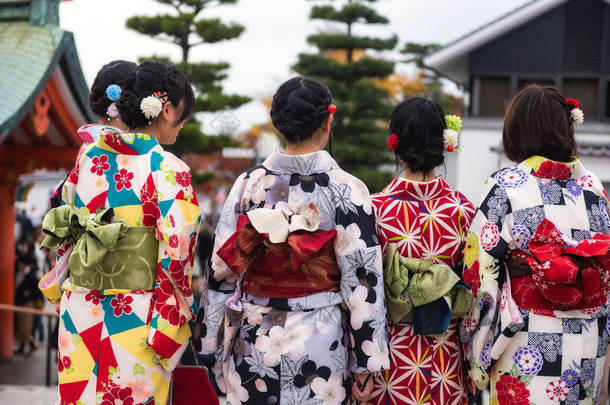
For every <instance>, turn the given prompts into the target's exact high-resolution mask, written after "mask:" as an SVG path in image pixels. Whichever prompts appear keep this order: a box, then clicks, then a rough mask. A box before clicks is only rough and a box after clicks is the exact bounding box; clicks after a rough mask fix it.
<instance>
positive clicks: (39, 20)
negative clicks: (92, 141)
mask: <svg viewBox="0 0 610 405" xmlns="http://www.w3.org/2000/svg"><path fill="white" fill-rule="evenodd" d="M58 3H59V0H31V1H26V0H0V89H2V97H0V142H1V141H2V138H4V137H5V136H6V135H7V134H8V133H9V132H10V131H11V130H12V129H14V128H15V127H16V126H18V125H19V123H20V122H21V121H22V119H23V118H24V117H25V116H26V114H27V113H28V112H30V111H31V110H32V107H33V105H34V102H35V101H36V99H37V98H38V96H39V95H40V93H41V92H42V90H43V89H44V88H45V86H46V84H47V82H48V80H49V79H50V77H51V76H52V75H53V74H54V73H59V74H60V75H61V76H62V77H63V79H64V81H65V83H66V85H67V90H68V91H67V92H66V93H68V94H63V96H64V97H67V98H70V99H71V100H64V101H65V103H66V104H67V105H68V106H69V107H72V108H70V110H72V111H71V113H72V116H73V118H74V120H75V121H76V122H92V121H97V118H96V117H95V116H94V114H93V112H92V111H91V110H90V109H89V105H88V102H87V96H88V94H89V89H88V86H87V83H86V82H85V78H84V76H83V73H82V70H81V66H80V63H79V59H78V56H77V52H76V47H75V44H74V37H73V35H72V33H70V32H66V31H64V30H62V29H61V28H59V27H58V25H57V23H58V14H57V13H58V11H57V10H58Z"/></svg>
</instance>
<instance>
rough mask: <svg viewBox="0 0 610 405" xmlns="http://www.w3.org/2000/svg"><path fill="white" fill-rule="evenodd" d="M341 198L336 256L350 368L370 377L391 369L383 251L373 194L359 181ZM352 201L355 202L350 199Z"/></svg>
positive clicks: (337, 197)
mask: <svg viewBox="0 0 610 405" xmlns="http://www.w3.org/2000/svg"><path fill="white" fill-rule="evenodd" d="M336 187H337V188H339V189H341V188H344V187H347V191H348V192H345V191H346V190H343V191H342V192H341V193H340V194H339V195H337V196H335V203H336V207H337V209H336V230H337V239H336V242H335V247H334V248H335V255H336V257H337V264H338V266H339V269H340V271H341V281H340V288H341V295H342V298H343V302H344V307H345V308H346V309H347V313H348V332H349V338H350V342H351V347H350V357H349V363H348V364H349V369H350V371H352V372H355V373H367V372H374V371H379V370H381V369H387V368H389V366H390V360H389V349H388V336H387V332H386V308H385V303H384V299H385V295H384V290H383V267H382V263H383V260H382V255H381V247H380V246H379V239H378V237H377V232H376V228H375V215H374V213H373V205H372V202H371V197H370V195H369V192H368V189H367V188H366V186H365V185H364V183H362V182H360V181H356V180H355V181H353V182H351V183H350V184H340V185H338V186H336ZM346 196H349V199H348V198H347V197H346Z"/></svg>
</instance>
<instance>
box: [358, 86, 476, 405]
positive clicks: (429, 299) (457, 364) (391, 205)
mask: <svg viewBox="0 0 610 405" xmlns="http://www.w3.org/2000/svg"><path fill="white" fill-rule="evenodd" d="M460 128H461V120H460V119H459V118H458V117H456V116H452V115H447V116H446V115H445V113H444V112H443V109H442V108H441V106H440V105H438V103H436V102H434V101H432V100H426V99H424V98H421V97H414V98H410V99H407V100H405V101H403V102H402V103H400V104H399V105H398V106H396V108H395V109H394V112H393V113H392V116H391V118H390V125H389V129H390V132H391V135H390V136H389V138H388V148H389V149H390V150H391V151H392V152H393V153H394V154H395V156H396V161H397V162H398V165H399V167H400V176H399V177H398V178H396V179H394V180H392V182H391V183H390V184H388V186H387V187H386V188H385V189H384V190H383V191H382V192H380V193H377V194H374V195H373V197H372V200H373V206H374V207H375V214H376V218H377V230H378V233H379V241H380V243H381V247H382V249H383V252H384V256H385V263H386V265H385V267H384V283H385V292H386V294H385V296H386V305H387V307H388V324H389V333H390V347H391V348H392V351H391V353H392V361H391V363H390V369H389V370H388V372H387V373H384V374H381V375H379V376H378V377H377V378H376V380H375V391H374V395H373V398H372V399H371V400H370V401H369V402H370V403H372V404H376V405H385V404H391V405H396V404H408V403H426V404H433V405H451V404H465V403H466V399H467V396H466V391H465V389H464V381H463V375H462V374H463V373H462V370H463V368H462V363H463V360H464V356H463V353H462V350H461V346H460V344H459V335H458V325H459V322H458V317H459V316H461V315H463V314H465V313H466V312H467V311H468V310H469V309H470V305H471V303H472V293H471V292H470V291H469V288H468V287H466V285H465V284H464V283H463V282H462V280H461V266H462V248H463V246H464V241H465V238H466V232H467V230H468V227H469V226H470V222H471V220H472V217H473V216H474V212H475V208H474V206H473V204H472V203H471V202H470V201H469V200H468V199H467V198H466V197H465V196H464V195H463V194H461V193H460V192H458V191H455V190H453V189H452V188H451V187H450V186H449V184H448V183H447V181H446V180H445V178H444V177H443V176H440V175H437V174H436V173H435V169H437V168H438V167H439V166H441V165H442V164H443V163H444V161H445V156H446V154H447V153H452V152H455V149H456V148H457V142H458V135H459V131H460Z"/></svg>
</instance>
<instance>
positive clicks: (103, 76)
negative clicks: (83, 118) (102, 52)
mask: <svg viewBox="0 0 610 405" xmlns="http://www.w3.org/2000/svg"><path fill="white" fill-rule="evenodd" d="M136 67H138V65H137V64H136V63H134V62H128V61H126V60H113V61H112V62H110V63H107V64H105V65H104V66H102V68H101V69H100V71H99V72H97V76H95V80H94V81H93V85H92V86H91V93H89V106H90V107H91V110H92V111H93V112H94V113H95V115H97V116H98V117H105V116H106V111H107V110H108V107H109V106H110V104H112V103H113V101H112V100H110V99H109V98H108V96H107V95H106V88H107V87H108V86H110V85H111V84H117V85H120V84H121V82H122V81H123V80H125V78H126V77H127V75H128V74H130V73H131V72H133V71H134V70H135V69H136Z"/></svg>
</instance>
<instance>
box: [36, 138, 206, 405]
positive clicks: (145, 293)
mask: <svg viewBox="0 0 610 405" xmlns="http://www.w3.org/2000/svg"><path fill="white" fill-rule="evenodd" d="M62 199H63V204H64V205H62V206H60V207H58V208H55V209H53V210H51V211H50V212H49V213H48V214H47V215H46V216H45V219H44V221H43V230H44V232H45V233H46V234H47V238H46V239H45V242H44V244H45V245H46V246H48V247H52V248H57V252H58V261H57V264H56V265H55V266H54V267H53V268H52V269H51V270H50V271H49V273H47V275H46V276H45V277H44V278H43V279H42V280H41V282H40V288H41V290H42V291H43V293H44V294H45V295H46V297H47V298H48V299H49V300H50V301H51V302H52V303H54V304H55V305H57V306H58V310H59V313H60V324H59V362H58V366H59V396H60V403H61V404H87V405H89V404H102V405H111V404H117V403H122V404H130V405H131V404H133V405H135V404H151V405H152V404H155V405H157V404H158V405H161V404H162V405H165V404H166V402H167V400H168V394H169V388H170V378H171V372H172V370H173V369H174V367H175V366H176V364H177V362H178V360H179V359H180V356H181V354H182V352H183V351H184V349H185V346H186V344H187V342H188V339H189V336H190V327H189V324H188V323H189V321H192V320H193V318H194V317H195V316H196V309H197V308H196V306H195V305H194V303H193V294H192V292H191V289H190V282H191V268H192V264H193V258H194V247H195V240H196V231H197V229H198V223H199V216H200V211H199V207H198V203H197V199H196V198H195V195H194V193H193V188H192V185H191V174H190V171H189V168H188V167H187V166H186V165H185V164H184V163H183V162H182V161H181V160H179V159H177V158H176V157H175V156H174V155H172V154H171V153H168V152H165V151H163V148H161V146H160V145H159V144H158V143H157V141H156V140H155V139H154V138H153V137H151V136H149V135H146V134H121V133H119V132H117V131H113V130H111V129H108V128H106V129H104V130H102V132H101V134H100V137H99V139H98V140H97V142H96V143H95V144H93V145H91V146H90V147H89V148H87V149H86V150H85V151H84V153H83V155H82V156H81V158H80V159H79V161H78V162H77V164H76V166H75V168H74V169H73V170H72V171H71V172H70V175H69V176H68V179H67V181H66V183H65V185H64V186H63V189H62ZM62 290H63V291H62Z"/></svg>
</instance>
